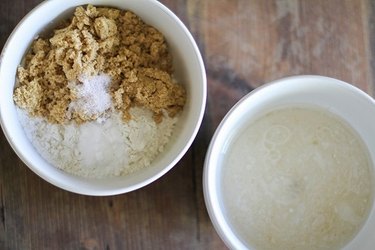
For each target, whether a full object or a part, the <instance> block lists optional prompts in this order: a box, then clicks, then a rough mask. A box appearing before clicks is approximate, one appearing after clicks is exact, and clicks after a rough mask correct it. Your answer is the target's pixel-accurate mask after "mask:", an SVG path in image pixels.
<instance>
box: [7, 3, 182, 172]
mask: <svg viewBox="0 0 375 250" xmlns="http://www.w3.org/2000/svg"><path fill="white" fill-rule="evenodd" d="M172 73H173V68H172V57H171V54H170V53H169V50H168V45H167V43H166V41H165V38H164V36H163V35H162V34H161V33H160V32H159V31H158V30H157V29H155V28H154V27H152V26H150V25H148V24H146V23H144V22H143V21H142V20H141V19H140V18H139V17H138V16H137V15H135V14H134V13H132V12H130V11H125V10H118V9H114V8H104V7H103V8H99V7H98V8H97V7H95V6H92V5H88V6H86V7H83V6H80V7H77V8H76V9H75V12H74V16H73V17H72V18H71V19H70V20H67V21H65V22H64V23H62V24H61V25H60V26H59V28H58V29H56V30H54V31H53V34H52V36H49V37H46V38H43V37H40V38H38V39H36V40H35V41H34V42H33V43H32V45H31V49H30V51H29V52H28V53H27V54H26V56H25V59H24V62H23V64H22V66H20V67H19V68H18V74H17V77H18V83H17V87H16V89H15V91H14V96H13V98H14V101H15V103H16V105H17V106H18V107H19V109H20V110H19V115H20V120H21V123H22V124H23V126H24V128H25V131H26V133H27V135H28V136H29V138H30V140H31V141H32V142H33V144H34V146H35V147H36V148H37V150H38V151H39V152H40V153H41V155H42V156H43V157H45V158H46V159H47V160H49V161H50V162H51V163H53V164H54V165H56V166H57V167H59V168H61V169H64V170H66V171H69V172H71V173H74V174H78V175H83V176H91V177H103V176H110V175H120V174H126V173H129V172H132V171H135V170H136V169H138V168H141V167H144V166H147V165H149V164H150V162H151V161H152V159H154V158H155V157H156V155H157V154H158V153H160V151H162V149H163V147H164V145H165V144H166V143H167V142H168V139H169V137H170V135H171V133H172V130H173V127H174V125H175V123H176V122H177V116H176V115H178V113H179V112H180V111H181V110H182V109H183V106H184V104H185V101H186V92H185V89H184V88H183V86H182V85H181V84H179V83H177V82H176V81H175V79H174V78H173V75H172ZM90 135H91V137H90ZM95 140H96V141H95ZM113 145H117V146H118V147H116V150H109V149H110V148H113ZM140 145H142V146H140ZM146 151H147V152H146ZM110 152H112V153H113V154H114V155H116V156H115V157H113V155H111V154H110ZM142 154H144V155H143V156H142V157H143V158H142V157H140V155H142Z"/></svg>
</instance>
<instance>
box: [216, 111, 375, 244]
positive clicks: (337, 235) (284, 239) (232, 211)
mask: <svg viewBox="0 0 375 250" xmlns="http://www.w3.org/2000/svg"><path fill="white" fill-rule="evenodd" d="M234 138H235V139H234V140H233V141H232V142H230V143H231V146H230V147H229V150H228V151H227V152H226V157H225V158H226V160H225V162H224V165H223V168H222V173H221V176H222V177H221V181H222V194H223V204H224V207H225V216H226V217H227V218H228V220H229V222H230V224H231V225H233V227H234V230H235V231H236V232H237V233H238V234H239V235H240V237H241V239H242V240H243V241H244V242H245V243H246V244H248V245H250V246H253V247H255V248H256V249H304V250H305V249H337V248H340V247H342V246H343V245H345V244H346V243H348V242H349V241H350V240H351V239H352V238H353V237H354V236H355V235H356V234H357V232H358V231H359V229H360V228H361V226H362V225H363V223H364V221H365V220H366V218H367V217H368V214H369V210H370V209H371V205H372V196H373V193H372V189H373V172H372V162H371V160H370V157H369V152H368V150H367V148H366V147H365V146H364V143H363V142H362V141H361V139H360V138H359V136H358V135H357V134H356V132H355V131H354V130H353V129H352V128H351V127H349V126H348V125H347V124H346V122H344V121H343V120H341V118H338V117H337V116H336V115H333V114H331V113H328V112H327V111H323V110H320V109H315V108H310V107H286V108H281V109H278V110H275V111H272V112H270V113H267V114H266V115H264V116H262V117H260V118H259V119H257V120H255V121H254V122H252V123H250V124H248V125H247V127H246V128H245V130H243V131H242V132H240V134H238V135H237V136H235V137H234Z"/></svg>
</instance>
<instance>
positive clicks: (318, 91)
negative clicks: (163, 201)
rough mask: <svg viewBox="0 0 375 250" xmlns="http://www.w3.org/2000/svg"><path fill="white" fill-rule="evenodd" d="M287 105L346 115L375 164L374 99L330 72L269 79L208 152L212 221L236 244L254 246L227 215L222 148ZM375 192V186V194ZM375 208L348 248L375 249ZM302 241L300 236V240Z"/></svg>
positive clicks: (223, 126)
mask: <svg viewBox="0 0 375 250" xmlns="http://www.w3.org/2000/svg"><path fill="white" fill-rule="evenodd" d="M288 104H310V105H316V106H319V107H324V108H327V109H328V110H330V111H331V112H333V113H336V114H337V115H339V116H341V117H342V118H343V119H344V120H346V121H347V122H348V123H349V124H350V125H351V126H352V127H353V128H354V129H355V130H356V131H357V132H358V133H359V135H360V136H361V137H362V139H363V141H364V142H365V144H366V146H367V147H368V149H369V152H370V157H371V159H372V162H373V163H375V101H374V99H372V98H371V97H370V96H368V95H367V94H366V93H364V92H363V91H361V90H359V89H358V88H356V87H354V86H352V85H350V84H348V83H345V82H342V81H339V80H336V79H332V78H328V77H322V76H296V77H289V78H285V79H281V80H278V81H274V82H272V83H269V84H266V85H264V86H262V87H260V88H258V89H256V90H254V91H253V92H251V93H249V94H248V95H246V96H245V97H243V98H242V99H241V100H240V101H239V102H238V103H237V104H236V105H235V106H234V107H233V108H232V109H231V110H230V111H229V113H228V114H227V115H226V116H225V118H224V119H223V121H222V122H221V123H220V125H219V127H218V128H217V130H216V132H215V134H214V136H213V138H212V141H211V143H210V147H209V150H208V152H207V155H206V160H205V166H204V176H203V185H204V187H203V190H204V198H205V202H206V206H207V210H208V213H209V215H210V218H211V221H212V223H213V225H214V227H215V229H216V231H217V232H218V234H219V235H220V237H221V238H222V239H223V241H224V242H225V244H226V245H227V246H228V247H229V248H231V249H252V247H251V246H247V245H245V243H244V242H242V241H241V240H240V238H239V237H238V236H237V235H236V234H235V232H234V230H233V229H232V228H231V226H230V225H229V223H228V222H227V221H226V219H225V214H224V212H223V206H222V202H223V201H222V194H221V192H220V177H219V176H220V171H221V167H222V163H223V155H224V154H223V152H225V151H226V150H227V149H226V147H227V146H228V141H229V140H230V138H231V136H233V134H234V133H235V132H234V131H237V130H238V129H239V128H241V126H243V125H244V124H246V121H248V120H249V119H251V118H252V117H254V116H257V115H258V114H261V113H264V112H267V111H269V110H272V109H274V108H277V107H280V106H282V105H288ZM374 192H375V191H374V190H373V193H374ZM374 232H375V207H374V206H372V210H371V212H370V215H369V217H368V220H367V221H366V223H365V225H364V226H363V228H362V229H361V230H360V232H359V233H358V234H357V236H356V237H355V238H354V239H353V240H352V241H351V242H350V243H349V244H348V245H347V246H346V247H345V248H344V249H353V250H354V249H362V250H364V249H368V250H370V249H374V246H375V237H374V235H373V234H374ZM296 240H298V239H296Z"/></svg>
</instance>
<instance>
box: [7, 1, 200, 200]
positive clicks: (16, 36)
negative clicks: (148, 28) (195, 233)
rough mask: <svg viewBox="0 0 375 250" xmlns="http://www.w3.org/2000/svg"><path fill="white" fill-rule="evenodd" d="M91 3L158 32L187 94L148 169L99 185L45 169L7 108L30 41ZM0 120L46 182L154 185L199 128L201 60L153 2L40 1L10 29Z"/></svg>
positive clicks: (82, 188)
mask: <svg viewBox="0 0 375 250" xmlns="http://www.w3.org/2000/svg"><path fill="white" fill-rule="evenodd" d="M85 4H93V5H95V6H99V5H103V6H112V7H117V8H120V9H127V10H131V11H133V12H134V13H136V14H137V15H138V16H140V17H141V18H142V19H143V20H144V21H145V22H146V23H148V24H150V25H152V26H154V27H156V28H157V29H159V31H161V32H162V33H163V34H164V36H165V37H166V40H167V42H168V44H169V46H170V50H171V53H172V55H173V57H174V69H175V77H176V79H177V80H178V81H179V82H181V83H182V84H183V85H184V86H185V88H186V90H187V103H186V105H185V107H184V110H183V112H182V114H181V116H180V118H179V122H178V124H177V126H176V129H175V130H174V133H173V135H172V139H171V141H170V143H169V144H168V145H167V146H166V148H165V150H164V152H165V153H163V154H160V155H159V156H158V157H157V158H156V159H155V160H154V162H153V163H152V165H151V166H150V167H148V168H144V169H142V170H140V171H138V172H135V173H133V174H130V175H127V176H122V177H116V178H107V179H101V180H95V179H86V178H81V177H77V176H73V175H71V174H67V173H65V172H63V171H60V170H58V169H56V168H55V167H53V166H51V165H50V164H48V163H47V162H46V161H45V160H44V159H43V158H42V157H41V156H40V155H39V154H38V153H37V152H36V151H35V149H34V147H33V146H32V144H31V143H30V142H29V141H28V139H27V138H26V136H25V133H24V131H23V128H22V127H21V125H20V123H19V121H18V117H17V113H16V108H15V105H14V103H13V98H12V95H13V89H14V83H15V77H16V69H17V67H18V65H19V64H20V62H21V60H22V58H23V56H24V54H25V52H26V51H27V49H28V47H29V46H30V44H31V42H32V41H33V40H34V39H35V38H36V37H37V36H38V34H39V33H40V32H43V30H45V29H46V27H47V29H49V28H48V27H51V26H53V25H54V20H59V19H61V18H62V17H66V16H67V15H69V14H72V13H73V10H74V8H75V7H76V6H79V5H85ZM0 96H1V97H0V121H1V125H2V128H3V131H4V133H5V136H6V137H7V139H8V141H9V143H10V144H11V146H12V147H13V149H14V150H15V152H16V153H17V155H18V156H19V157H20V158H21V159H22V160H23V161H24V162H25V163H26V164H27V165H28V167H29V168H31V170H33V171H34V172H35V173H36V174H38V175H39V176H41V177H42V178H43V179H45V180H47V181H48V182H50V183H52V184H54V185H56V186H58V187H60V188H63V189H66V190H69V191H72V192H76V193H81V194H88V195H113V194H119V193H125V192H129V191H132V190H135V189H137V188H140V187H142V186H145V185H147V184H149V183H151V182H152V181H154V180H156V179H157V178H159V177H160V176H162V175H163V174H165V173H166V172H167V171H168V170H170V169H171V168H172V167H173V166H174V165H175V164H176V163H177V162H178V161H179V160H180V159H181V157H182V156H183V155H184V154H185V152H186V151H187V150H188V148H189V147H190V145H191V143H192V142H193V140H194V138H195V136H196V134H197V132H198V129H199V127H200V124H201V121H202V118H203V113H204V109H205V103H206V76H205V69H204V65H203V61H202V58H201V55H200V52H199V50H198V47H197V45H196V44H195V42H194V39H193V38H192V36H191V34H190V33H189V31H188V30H187V29H186V27H185V26H184V25H183V23H182V22H181V21H180V20H179V19H178V18H177V17H176V16H175V15H174V14H173V13H172V12H171V11H170V10H168V9H167V8H166V7H165V6H163V5H162V4H160V3H159V2H157V1H155V0H127V1H123V0H70V1H45V2H43V3H41V4H40V5H39V6H37V7H36V8H35V9H34V10H32V11H31V12H30V13H29V14H28V15H27V16H26V17H25V18H24V19H23V20H22V21H21V22H20V23H19V25H18V26H17V27H16V28H15V30H14V31H13V33H12V34H11V36H10V37H9V39H8V41H7V43H6V44H5V45H4V48H3V52H2V55H1V57H0Z"/></svg>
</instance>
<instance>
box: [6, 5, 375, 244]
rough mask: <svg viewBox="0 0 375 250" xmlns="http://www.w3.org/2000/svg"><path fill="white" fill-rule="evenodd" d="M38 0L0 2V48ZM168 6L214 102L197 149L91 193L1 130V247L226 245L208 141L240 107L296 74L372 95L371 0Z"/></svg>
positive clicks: (374, 34) (374, 18)
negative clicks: (154, 174) (23, 154)
mask: <svg viewBox="0 0 375 250" xmlns="http://www.w3.org/2000/svg"><path fill="white" fill-rule="evenodd" d="M55 1H60V0H55ZM61 1H62V0H61ZM40 2H41V1H40V0H2V1H0V48H2V47H3V45H4V43H5V41H6V39H7V37H8V36H9V34H10V33H11V31H12V30H13V28H14V27H15V26H16V24H17V23H18V22H19V21H20V20H21V18H22V17H23V16H24V15H25V14H26V13H27V12H28V11H30V10H31V9H32V8H33V7H35V6H36V5H37V4H38V3H40ZM161 2H162V3H164V4H165V5H166V6H167V7H169V8H170V9H171V10H172V11H173V12H175V13H176V15H177V16H179V17H180V19H181V20H182V21H183V22H184V23H185V24H186V26H187V27H188V29H189V30H190V31H191V32H192V34H193V36H194V38H195V39H196V42H197V44H198V46H199V48H200V50H201V52H202V55H203V57H204V61H205V65H206V70H207V77H208V103H207V107H206V112H205V117H204V120H203V124H202V126H201V129H200V131H199V133H198V136H197V138H196V140H195V142H194V143H193V145H192V147H191V148H190V150H189V151H188V152H187V154H186V155H185V156H184V157H183V159H182V160H181V161H180V162H179V163H178V164H177V165H176V166H175V167H174V168H173V169H172V170H171V171H170V172H168V173H167V174H166V175H165V176H163V177H162V178H160V179H159V180H157V181H156V182H154V183H152V184H150V185H148V186H147V187H145V188H142V189H140V190H138V191H134V192H131V193H128V194H123V195H118V196H111V197H89V196H82V195H77V194H73V193H69V192H66V191H63V190H61V189H58V188H56V187H54V186H52V185H50V184H49V183H47V182H46V181H44V180H42V179H41V178H40V177H38V176H37V175H35V174H34V173H33V172H31V171H30V170H29V169H28V168H27V167H26V166H25V165H24V164H23V163H22V162H21V161H20V160H19V158H18V157H17V156H16V154H15V153H14V152H13V150H12V149H11V147H10V146H9V144H8V142H7V141H6V139H5V137H4V135H3V133H2V132H0V249H226V247H225V245H224V243H223V242H222V241H221V240H220V238H219V237H218V235H217V233H216V232H215V230H214V228H213V226H212V224H211V222H210V219H209V217H208V214H207V212H206V208H205V204H204V200H203V192H202V170H203V161H204V157H205V153H206V150H207V147H208V144H209V142H210V139H211V137H212V135H213V133H214V131H215V129H216V127H217V126H218V124H219V122H220V121H221V119H222V118H223V117H224V115H225V114H226V113H227V112H228V110H229V109H230V108H231V107H232V106H233V104H234V103H236V102H237V101H238V100H239V99H240V98H241V97H242V96H244V95H245V94H246V93H248V92H250V91H251V90H253V89H254V88H256V87H258V86H260V85H262V84H264V83H266V82H269V81H271V80H274V79H278V78H281V77H285V76H290V75H296V74H319V75H325V76H330V77H335V78H338V79H341V80H344V81H347V82H349V83H352V84H354V85H356V86H358V87H359V88H361V89H362V90H364V91H366V92H367V93H369V94H370V95H372V96H374V94H375V92H374V89H375V85H374V69H375V63H374V56H373V55H374V53H375V46H374V44H375V26H374V25H375V14H374V10H375V2H374V1H371V0H363V1H361V0H314V1H313V0H302V1H297V0H264V1H263V0H205V1H200V0H175V1H173V0H163V1H161ZM0 84H4V83H0Z"/></svg>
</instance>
